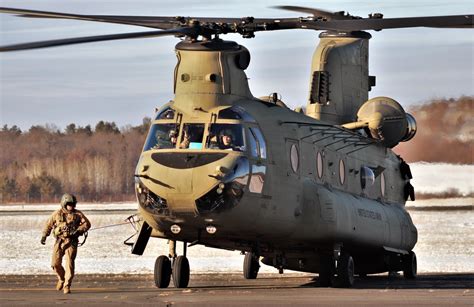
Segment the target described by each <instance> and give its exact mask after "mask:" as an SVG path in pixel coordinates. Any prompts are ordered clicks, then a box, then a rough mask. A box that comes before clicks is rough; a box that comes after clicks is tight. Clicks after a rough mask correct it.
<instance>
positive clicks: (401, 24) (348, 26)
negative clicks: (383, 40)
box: [307, 15, 474, 31]
mask: <svg viewBox="0 0 474 307" xmlns="http://www.w3.org/2000/svg"><path fill="white" fill-rule="evenodd" d="M473 17H474V15H453V16H430V17H408V18H364V19H353V20H335V21H313V22H308V23H307V27H308V28H310V29H315V30H319V29H321V28H322V27H321V26H323V27H325V28H327V29H332V30H334V31H362V30H382V29H396V28H413V27H429V28H473V27H474V26H473V19H474V18H473Z"/></svg>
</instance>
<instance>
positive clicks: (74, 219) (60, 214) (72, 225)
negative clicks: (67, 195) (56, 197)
mask: <svg viewBox="0 0 474 307" xmlns="http://www.w3.org/2000/svg"><path fill="white" fill-rule="evenodd" d="M89 228H91V223H90V222H89V220H88V219H87V217H86V216H85V215H84V213H82V212H81V211H79V210H73V211H71V212H69V211H67V210H65V209H62V208H61V209H59V210H57V211H55V212H54V213H53V214H52V215H51V216H50V218H49V219H48V222H46V225H45V227H44V230H43V236H44V237H47V236H49V235H50V234H51V231H53V235H54V236H55V237H57V238H63V239H66V238H70V239H74V238H75V239H77V237H78V236H79V235H81V234H83V233H85V232H86V231H88V230H89Z"/></svg>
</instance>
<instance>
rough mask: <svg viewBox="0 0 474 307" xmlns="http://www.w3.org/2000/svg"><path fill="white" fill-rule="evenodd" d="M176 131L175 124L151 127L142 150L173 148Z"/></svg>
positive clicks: (176, 135)
mask: <svg viewBox="0 0 474 307" xmlns="http://www.w3.org/2000/svg"><path fill="white" fill-rule="evenodd" d="M178 130H179V129H178V126H177V125H176V124H155V125H153V126H152V127H151V129H150V133H149V134H148V137H147V140H146V143H145V148H144V150H151V149H169V148H175V147H176V141H177V137H178V133H179V131H178Z"/></svg>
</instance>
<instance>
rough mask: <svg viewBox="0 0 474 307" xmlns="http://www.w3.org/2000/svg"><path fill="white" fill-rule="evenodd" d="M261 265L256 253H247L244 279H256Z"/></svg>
mask: <svg viewBox="0 0 474 307" xmlns="http://www.w3.org/2000/svg"><path fill="white" fill-rule="evenodd" d="M259 269H260V264H259V263H258V256H257V255H255V254H254V253H245V258H244V277H245V279H255V278H257V275H258V270H259Z"/></svg>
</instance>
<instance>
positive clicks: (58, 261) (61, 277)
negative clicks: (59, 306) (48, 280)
mask: <svg viewBox="0 0 474 307" xmlns="http://www.w3.org/2000/svg"><path fill="white" fill-rule="evenodd" d="M71 196H72V195H71ZM72 197H73V198H74V201H75V197H74V196H72ZM63 199H64V197H63ZM61 202H63V201H61ZM61 205H62V208H61V209H59V210H57V211H55V212H54V213H53V214H52V215H51V217H50V218H49V219H48V222H47V223H46V226H45V228H44V230H43V237H42V240H41V243H43V244H44V242H45V240H46V237H48V236H49V235H50V233H51V231H53V235H54V237H56V242H55V244H54V249H53V257H52V261H51V267H52V268H53V270H54V271H55V272H56V274H57V276H58V285H57V290H61V289H62V288H63V286H64V293H69V291H70V290H69V289H70V286H71V282H72V279H73V277H74V260H75V259H76V254H77V245H78V242H79V239H78V238H79V236H80V235H82V234H84V233H85V232H87V231H88V230H89V228H90V227H91V223H90V222H89V220H88V219H87V218H86V216H85V215H84V214H83V213H82V212H81V211H79V210H76V209H75V208H74V209H73V210H70V211H69V210H67V209H66V205H67V203H66V204H63V203H62V204H61ZM74 206H75V203H74ZM64 256H66V270H64V268H63V266H62V259H63V257H64Z"/></svg>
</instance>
